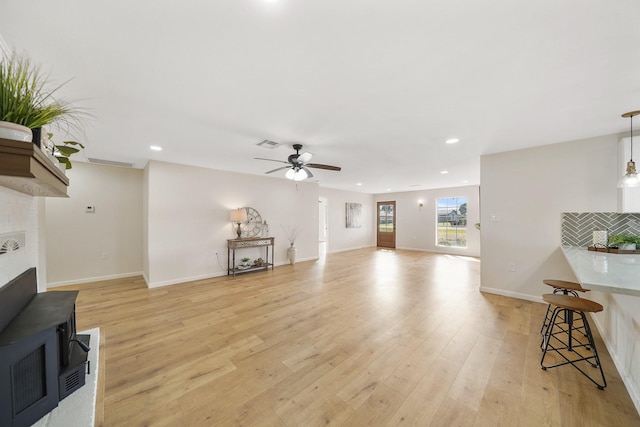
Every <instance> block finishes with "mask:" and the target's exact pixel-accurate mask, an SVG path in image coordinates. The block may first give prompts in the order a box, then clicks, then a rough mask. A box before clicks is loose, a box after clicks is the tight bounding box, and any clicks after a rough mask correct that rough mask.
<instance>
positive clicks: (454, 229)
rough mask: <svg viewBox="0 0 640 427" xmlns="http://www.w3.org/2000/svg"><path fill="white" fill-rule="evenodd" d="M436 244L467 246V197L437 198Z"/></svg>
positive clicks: (457, 246)
mask: <svg viewBox="0 0 640 427" xmlns="http://www.w3.org/2000/svg"><path fill="white" fill-rule="evenodd" d="M437 226H438V233H437V239H438V240H437V243H436V244H437V245H438V246H452V247H456V248H466V247H467V198H466V197H447V198H444V199H438V225H437Z"/></svg>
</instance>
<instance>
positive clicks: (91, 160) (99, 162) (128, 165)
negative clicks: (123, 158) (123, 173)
mask: <svg viewBox="0 0 640 427" xmlns="http://www.w3.org/2000/svg"><path fill="white" fill-rule="evenodd" d="M87 160H89V163H95V164H97V165H107V166H119V167H121V168H132V167H133V166H134V165H135V164H134V163H127V162H116V161H114V160H104V159H94V158H91V157H88V158H87Z"/></svg>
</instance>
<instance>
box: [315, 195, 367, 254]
mask: <svg viewBox="0 0 640 427" xmlns="http://www.w3.org/2000/svg"><path fill="white" fill-rule="evenodd" d="M320 197H324V198H326V199H327V211H328V228H329V230H328V239H327V252H328V253H332V252H342V251H349V250H352V249H360V248H366V247H369V246H375V244H376V242H375V238H376V237H375V216H374V215H375V211H376V207H375V203H374V202H373V196H372V195H371V194H362V193H356V192H351V191H342V190H334V189H330V188H320ZM346 203H361V204H362V227H360V228H347V226H346V217H345V215H346Z"/></svg>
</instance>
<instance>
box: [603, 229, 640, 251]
mask: <svg viewBox="0 0 640 427" xmlns="http://www.w3.org/2000/svg"><path fill="white" fill-rule="evenodd" d="M638 244H640V237H637V236H634V235H632V234H629V233H621V234H612V235H611V236H609V246H610V247H617V248H618V249H620V250H624V251H633V250H635V249H636V247H637V245H638Z"/></svg>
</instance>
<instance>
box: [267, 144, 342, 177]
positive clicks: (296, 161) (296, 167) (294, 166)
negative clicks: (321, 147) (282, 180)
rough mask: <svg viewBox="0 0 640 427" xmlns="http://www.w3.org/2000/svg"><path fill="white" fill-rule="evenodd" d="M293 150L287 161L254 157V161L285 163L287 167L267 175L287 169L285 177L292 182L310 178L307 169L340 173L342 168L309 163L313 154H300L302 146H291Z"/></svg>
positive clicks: (271, 171) (310, 174)
mask: <svg viewBox="0 0 640 427" xmlns="http://www.w3.org/2000/svg"><path fill="white" fill-rule="evenodd" d="M293 149H294V150H296V153H295V154H291V155H290V156H289V157H288V158H287V161H284V160H274V159H264V158H262V157H255V159H256V160H268V161H270V162H278V163H286V164H287V166H283V167H281V168H277V169H273V170H270V171H268V172H265V174H267V173H273V172H277V171H281V170H285V169H289V170H288V171H287V173H286V175H285V176H286V177H287V178H289V179H292V180H294V181H302V180H303V179H307V178H311V177H312V176H313V174H312V173H311V171H310V170H309V169H308V168H316V169H326V170H330V171H340V170H342V168H340V167H338V166H331V165H323V164H320V163H309V161H310V160H311V158H312V157H313V154H311V153H309V152H304V153H302V154H300V150H301V149H302V144H293Z"/></svg>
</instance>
